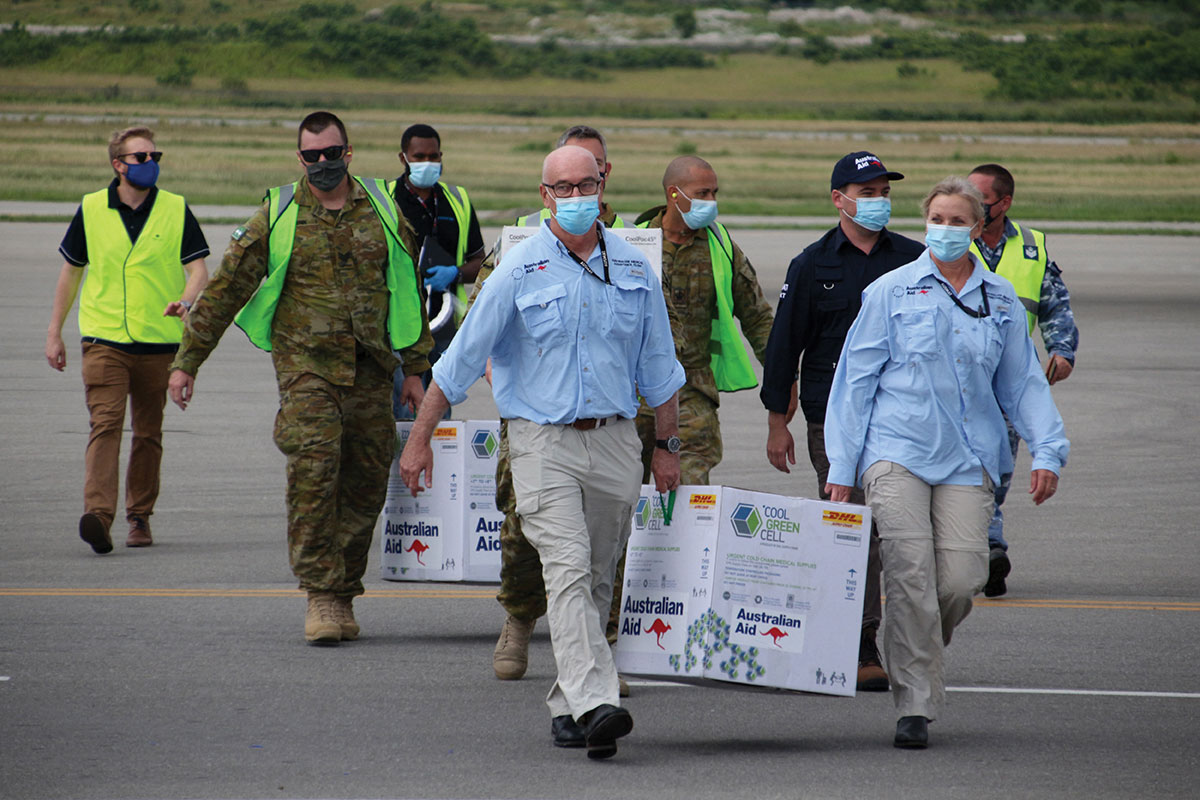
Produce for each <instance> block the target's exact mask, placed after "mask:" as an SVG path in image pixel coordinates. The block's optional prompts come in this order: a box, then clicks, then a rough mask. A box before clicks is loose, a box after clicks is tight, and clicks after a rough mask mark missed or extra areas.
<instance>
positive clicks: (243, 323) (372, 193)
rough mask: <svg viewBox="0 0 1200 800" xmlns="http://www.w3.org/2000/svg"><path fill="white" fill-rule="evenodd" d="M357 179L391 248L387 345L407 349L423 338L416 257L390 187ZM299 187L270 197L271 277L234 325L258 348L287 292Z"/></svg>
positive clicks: (267, 340) (266, 341)
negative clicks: (406, 243)
mask: <svg viewBox="0 0 1200 800" xmlns="http://www.w3.org/2000/svg"><path fill="white" fill-rule="evenodd" d="M352 177H354V180H356V181H358V183H359V185H360V186H362V187H363V189H365V190H366V192H367V199H368V200H370V202H371V208H373V209H374V210H375V213H376V214H377V215H378V216H379V221H380V223H381V224H382V225H383V230H384V238H386V239H387V245H388V269H387V288H388V316H387V327H388V339H389V343H390V346H391V348H392V349H393V350H402V349H404V348H405V347H408V346H409V345H411V344H412V343H413V342H415V341H417V339H418V338H419V337H420V335H421V296H420V294H418V292H417V282H416V281H417V279H416V273H415V271H414V269H413V260H412V256H411V255H409V253H408V250H406V249H405V248H404V242H403V240H401V238H400V230H399V227H398V226H399V221H400V212H399V210H397V208H396V202H395V201H394V200H393V199H392V196H391V195H390V194H388V191H387V184H386V182H385V181H383V180H382V179H379V178H368V179H366V180H364V179H362V178H359V177H357V176H352ZM298 185H299V182H298V181H297V182H296V183H290V184H287V185H286V186H277V187H275V188H274V189H269V190H268V191H267V200H268V201H269V205H268V206H267V222H268V225H269V226H270V227H269V230H270V233H269V234H268V237H267V276H266V278H264V279H263V282H262V285H260V286H259V287H258V291H256V292H255V293H254V296H253V297H251V298H250V301H249V302H248V303H246V305H245V306H243V307H242V310H241V311H239V312H238V313H237V316H236V317H234V320H233V321H234V323H236V324H237V326H238V327H239V328H241V329H242V330H243V331H245V332H246V336H248V337H249V338H250V341H251V342H253V343H254V345H255V346H256V347H258V348H260V349H262V350H267V351H270V349H271V322H272V320H274V318H275V308H276V306H278V305H279V296H280V295H281V294H282V292H283V284H284V279H285V278H286V276H287V267H288V262H290V261H291V260H292V244H293V243H294V241H295V239H296V220H297V218H298V217H299V214H300V207H299V206H298V205H296V204H295V203H294V202H292V201H293V200H294V199H295V196H296V187H297V186H298Z"/></svg>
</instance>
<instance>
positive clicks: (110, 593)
mask: <svg viewBox="0 0 1200 800" xmlns="http://www.w3.org/2000/svg"><path fill="white" fill-rule="evenodd" d="M304 596H305V593H304V592H302V591H300V590H299V589H134V588H130V589H87V588H78V589H71V588H30V589H22V588H9V587H0V597H304ZM376 597H379V598H387V597H415V598H436V599H442V598H466V599H482V598H493V599H494V598H495V597H496V589H495V588H478V589H476V588H469V589H468V588H457V587H455V588H445V589H442V588H436V587H426V586H412V587H405V588H403V589H371V590H369V591H368V593H367V594H366V595H364V597H363V598H360V599H368V600H369V599H371V598H376Z"/></svg>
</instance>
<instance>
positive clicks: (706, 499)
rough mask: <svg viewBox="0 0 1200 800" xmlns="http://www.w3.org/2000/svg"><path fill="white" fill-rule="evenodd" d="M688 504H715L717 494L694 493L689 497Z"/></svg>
mask: <svg viewBox="0 0 1200 800" xmlns="http://www.w3.org/2000/svg"><path fill="white" fill-rule="evenodd" d="M688 504H689V505H693V506H715V505H716V504H717V496H716V495H715V494H693V495H692V496H691V497H690V498H688Z"/></svg>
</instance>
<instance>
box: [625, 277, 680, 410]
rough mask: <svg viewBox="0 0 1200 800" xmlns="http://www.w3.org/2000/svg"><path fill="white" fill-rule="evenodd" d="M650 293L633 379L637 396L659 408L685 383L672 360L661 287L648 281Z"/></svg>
mask: <svg viewBox="0 0 1200 800" xmlns="http://www.w3.org/2000/svg"><path fill="white" fill-rule="evenodd" d="M649 283H650V292H649V296H648V297H647V298H646V308H645V314H644V319H643V323H642V346H641V350H640V351H639V352H638V357H637V365H636V368H635V370H634V376H635V379H636V381H637V387H638V394H640V395H641V396H642V397H644V398H646V402H647V403H648V404H649V405H650V406H651V407H657V406H661V405H662V404H663V403H665V402H667V401H668V400H670V399H671V396H672V395H673V394H675V392H677V391H679V389H680V388H681V387H682V386H683V384H684V383H685V382H686V380H687V379H686V377H685V375H684V372H683V365H682V364H680V363H679V359H677V358H676V357H675V339H674V337H673V336H672V335H671V323H670V320H669V319H668V318H667V304H666V300H664V299H663V293H662V285H661V283H659V281H656V280H655V281H650V282H649Z"/></svg>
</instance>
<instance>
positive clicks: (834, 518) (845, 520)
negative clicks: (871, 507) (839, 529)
mask: <svg viewBox="0 0 1200 800" xmlns="http://www.w3.org/2000/svg"><path fill="white" fill-rule="evenodd" d="M821 522H823V523H825V524H826V525H841V526H853V527H855V528H861V527H862V524H863V515H862V514H854V513H852V512H850V511H833V510H831V509H828V508H827V509H825V510H824V511H822V512H821Z"/></svg>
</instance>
